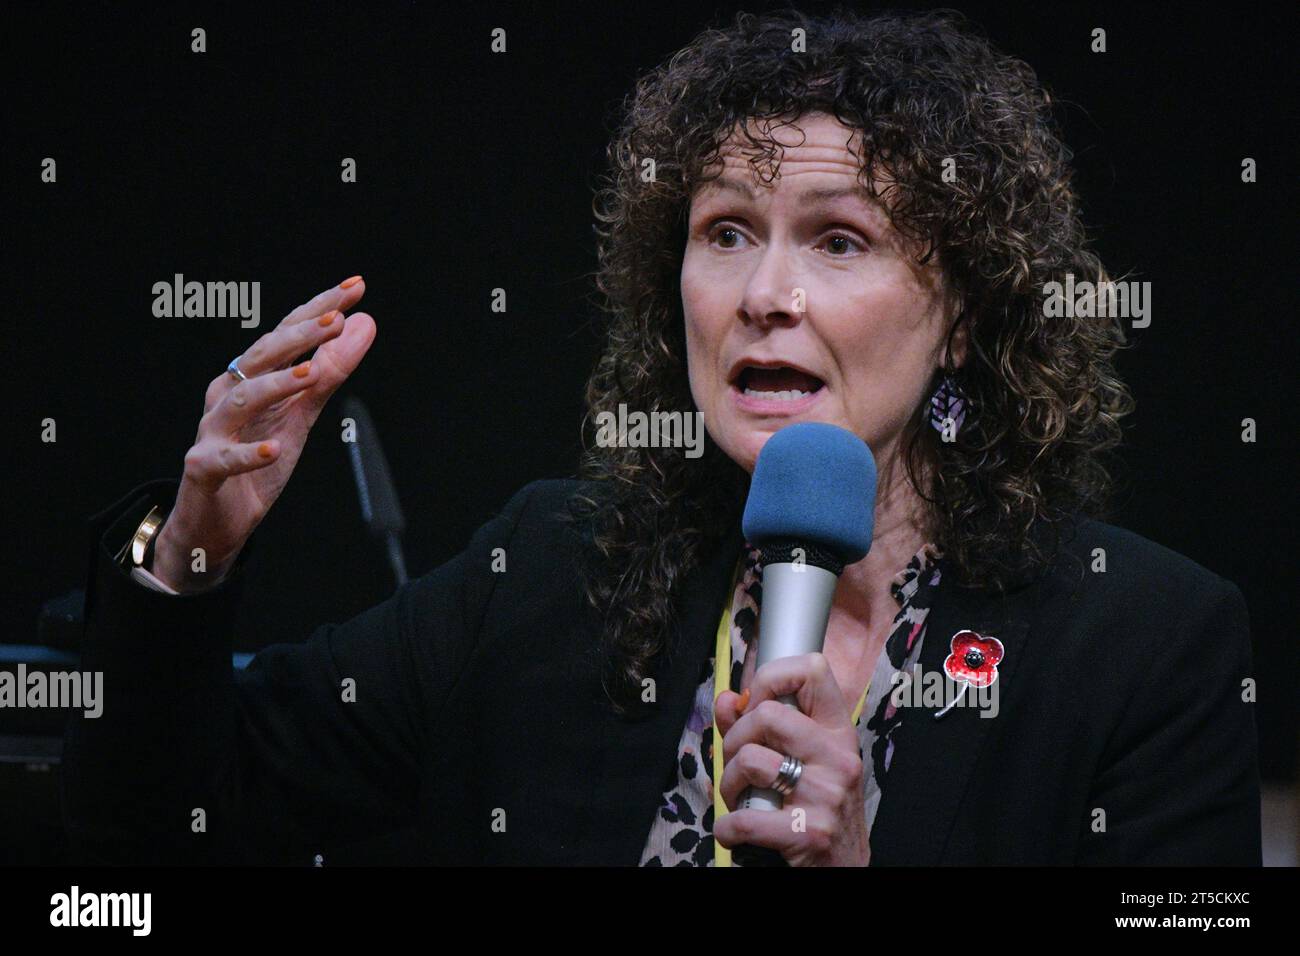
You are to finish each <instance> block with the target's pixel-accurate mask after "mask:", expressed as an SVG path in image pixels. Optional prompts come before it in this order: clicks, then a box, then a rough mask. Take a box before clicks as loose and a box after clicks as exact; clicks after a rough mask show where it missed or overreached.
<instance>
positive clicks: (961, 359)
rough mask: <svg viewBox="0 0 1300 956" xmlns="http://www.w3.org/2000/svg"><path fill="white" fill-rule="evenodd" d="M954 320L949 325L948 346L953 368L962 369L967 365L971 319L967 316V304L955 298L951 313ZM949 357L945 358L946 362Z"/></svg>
mask: <svg viewBox="0 0 1300 956" xmlns="http://www.w3.org/2000/svg"><path fill="white" fill-rule="evenodd" d="M949 314H950V315H951V316H952V318H951V320H950V323H951V324H950V325H949V329H948V331H949V337H948V345H949V347H950V348H951V349H952V367H953V368H961V367H962V366H963V365H965V364H966V353H967V350H968V348H969V346H970V317H969V316H968V315H967V314H966V302H965V300H964V299H962V298H959V297H957V298H955V304H954V306H953V308H952V311H951V312H950V313H949ZM947 358H948V357H947V356H946V355H945V356H944V360H945V362H946V361H947Z"/></svg>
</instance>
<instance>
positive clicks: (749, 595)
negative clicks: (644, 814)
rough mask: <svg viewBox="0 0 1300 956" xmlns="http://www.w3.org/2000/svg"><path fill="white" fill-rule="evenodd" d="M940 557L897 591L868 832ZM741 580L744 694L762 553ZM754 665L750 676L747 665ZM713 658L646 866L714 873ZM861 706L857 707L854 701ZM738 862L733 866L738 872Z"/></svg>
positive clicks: (903, 579)
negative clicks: (898, 680)
mask: <svg viewBox="0 0 1300 956" xmlns="http://www.w3.org/2000/svg"><path fill="white" fill-rule="evenodd" d="M939 557H940V555H939V553H938V552H937V551H936V550H935V549H934V548H933V547H932V546H931V545H929V544H927V545H925V546H923V547H922V548H921V549H920V550H919V551H918V552H917V553H916V554H915V555H914V556H913V557H912V559H911V560H910V561H909V562H908V563H907V567H905V568H904V569H903V570H902V571H900V572H899V573H898V574H897V575H896V576H895V577H894V580H893V581H892V582H891V584H890V593H891V594H892V595H893V597H894V600H895V601H897V602H898V607H899V609H898V613H897V614H896V615H895V616H894V623H893V625H892V630H891V631H890V634H889V637H888V638H886V640H885V645H884V647H883V648H881V651H880V657H879V658H878V659H877V660H876V667H875V670H874V671H873V672H872V675H871V683H870V684H869V687H870V689H869V690H868V692H867V699H866V702H865V703H864V704H863V707H862V714H861V715H860V717H859V718H858V744H859V753H860V754H861V755H862V756H863V765H864V766H863V786H864V788H865V793H864V796H865V803H866V816H867V828H868V832H869V831H870V828H871V824H872V821H873V820H874V819H875V816H876V808H877V807H878V806H879V805H880V795H881V790H882V788H883V787H884V785H885V779H886V775H887V774H888V772H889V765H890V762H891V761H892V760H893V756H894V744H893V741H892V739H891V738H892V736H893V733H894V731H895V730H897V729H898V726H899V724H900V722H901V717H902V713H901V712H900V711H899V710H898V709H897V708H895V707H894V706H893V704H892V703H891V702H890V694H889V691H890V689H891V688H892V687H893V686H894V675H895V674H896V673H898V672H899V671H904V670H905V671H911V670H912V668H913V667H914V665H915V663H916V661H917V659H918V657H919V656H920V653H921V644H922V642H923V641H924V639H925V620H926V616H927V615H928V614H929V612H930V607H931V603H932V602H933V599H934V595H935V592H936V589H937V588H938V585H939V567H938V559H939ZM741 561H742V562H743V565H742V573H741V575H740V580H739V581H738V583H737V585H736V590H735V592H734V594H733V595H732V599H731V608H730V614H731V675H730V683H729V686H730V689H731V690H733V691H735V692H737V693H739V692H740V689H741V687H742V686H747V685H748V684H749V682H750V679H751V678H752V672H753V669H754V668H753V663H752V662H753V660H754V659H755V658H756V657H757V647H758V637H759V633H758V632H759V627H758V625H759V610H760V607H761V605H762V600H763V593H762V575H761V571H760V569H759V566H758V551H757V550H755V549H753V548H751V547H749V546H746V547H745V550H744V552H743V553H742V555H741ZM747 661H749V662H750V666H749V669H748V671H746V668H745V664H746V662H747ZM713 697H714V693H713V655H710V656H709V659H708V660H707V661H706V662H705V664H704V666H703V668H702V669H701V671H700V684H699V687H698V688H697V689H696V691H695V703H694V705H693V706H692V708H691V715H690V717H689V718H688V719H687V721H686V727H685V728H684V729H683V730H682V737H681V740H680V742H679V743H678V745H677V761H676V763H675V764H674V766H673V769H672V772H671V773H670V775H669V779H668V780H667V781H665V787H664V796H663V802H662V803H661V804H660V805H659V810H658V812H657V813H656V814H655V819H654V823H653V825H652V826H651V828H650V835H649V837H648V838H647V840H646V844H645V849H644V850H643V851H642V854H641V865H642V866H713ZM854 703H856V701H854ZM738 865H739V864H738V863H737V862H736V860H735V858H734V857H733V858H732V866H738Z"/></svg>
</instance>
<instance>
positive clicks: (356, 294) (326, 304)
mask: <svg viewBox="0 0 1300 956" xmlns="http://www.w3.org/2000/svg"><path fill="white" fill-rule="evenodd" d="M365 293H366V284H365V282H364V280H362V278H361V276H353V277H352V278H350V279H344V280H343V281H342V282H340V283H339V284H338V285H336V286H334V287H333V288H330V289H326V290H325V291H324V292H321V293H319V294H318V295H315V296H313V297H312V298H310V299H308V300H307V301H306V302H304V303H303V304H302V305H300V306H298V307H297V308H296V309H294V310H293V311H292V312H290V313H289V314H288V315H286V316H285V317H284V318H283V319H281V320H280V325H297V324H298V323H299V322H302V321H305V320H306V319H314V318H316V317H317V316H319V315H324V314H325V313H326V312H329V311H331V310H338V311H339V312H347V310H348V309H350V308H352V307H353V306H354V305H356V304H357V302H359V301H360V300H361V297H362V296H363V295H365ZM277 328H279V326H277Z"/></svg>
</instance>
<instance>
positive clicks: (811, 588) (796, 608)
mask: <svg viewBox="0 0 1300 956" xmlns="http://www.w3.org/2000/svg"><path fill="white" fill-rule="evenodd" d="M838 581H839V576H838V575H836V574H833V573H832V572H830V571H828V570H826V569H825V568H819V567H815V566H813V565H811V564H795V563H782V564H769V565H766V566H765V567H764V568H763V607H762V610H761V612H760V614H759V638H758V660H757V662H756V666H755V673H757V671H758V669H759V668H761V667H762V666H763V665H764V664H766V663H767V662H768V661H774V660H778V659H779V658H782V657H797V656H798V655H800V654H817V653H820V652H821V649H822V647H823V645H824V644H825V643H826V622H827V621H828V620H829V619H830V614H831V601H832V600H833V599H834V597H835V585H836V583H837V582H838ZM779 699H780V701H781V703H783V704H785V705H786V706H788V707H794V708H795V709H798V704H797V703H795V698H794V695H792V694H786V695H784V696H782V697H781V698H779ZM784 806H785V799H784V798H783V797H782V796H781V794H779V793H777V792H776V791H775V790H772V789H769V788H765V787H748V788H746V790H745V792H744V793H743V794H742V795H741V800H740V807H741V809H744V810H780V809H781V808H782V807H784Z"/></svg>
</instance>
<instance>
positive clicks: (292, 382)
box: [199, 362, 320, 439]
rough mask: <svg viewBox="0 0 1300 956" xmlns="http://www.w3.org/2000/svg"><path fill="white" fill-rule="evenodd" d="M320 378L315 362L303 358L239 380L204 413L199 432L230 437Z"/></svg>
mask: <svg viewBox="0 0 1300 956" xmlns="http://www.w3.org/2000/svg"><path fill="white" fill-rule="evenodd" d="M319 380H320V372H319V371H318V370H317V368H316V364H315V363H314V362H300V363H299V364H297V365H295V366H293V367H292V368H286V369H281V370H280V371H278V372H268V373H267V374H265V375H258V376H257V377H256V378H250V379H248V380H247V381H244V382H238V383H236V384H235V386H234V387H233V388H231V389H230V391H228V392H226V394H225V396H224V397H223V398H222V399H221V401H220V402H218V403H217V405H216V407H215V408H213V409H212V410H211V411H210V412H208V413H207V414H206V415H204V416H203V420H202V421H201V422H200V423H199V434H200V435H207V434H208V433H211V435H212V436H213V437H214V438H218V439H220V438H227V437H229V436H230V435H231V434H233V433H234V432H235V430H236V429H238V428H240V427H241V426H242V425H244V424H245V423H247V422H248V421H249V420H251V419H252V418H254V417H255V416H257V415H260V414H262V412H264V411H266V410H267V409H268V408H270V407H271V406H272V405H274V404H275V403H276V402H281V401H284V400H285V399H286V398H290V397H291V396H293V395H296V394H298V393H299V392H302V391H306V390H307V389H309V388H311V386H313V385H315V384H316V383H317V382H318V381H319Z"/></svg>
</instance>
